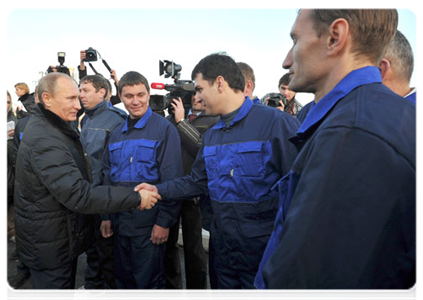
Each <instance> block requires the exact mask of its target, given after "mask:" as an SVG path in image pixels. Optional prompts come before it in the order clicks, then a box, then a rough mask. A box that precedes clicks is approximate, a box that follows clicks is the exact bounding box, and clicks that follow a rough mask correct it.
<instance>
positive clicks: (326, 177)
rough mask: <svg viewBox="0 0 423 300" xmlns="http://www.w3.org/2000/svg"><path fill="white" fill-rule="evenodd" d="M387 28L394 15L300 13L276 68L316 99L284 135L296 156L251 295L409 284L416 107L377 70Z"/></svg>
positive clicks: (412, 273)
mask: <svg viewBox="0 0 423 300" xmlns="http://www.w3.org/2000/svg"><path fill="white" fill-rule="evenodd" d="M375 20H377V21H375ZM397 21H398V15H397V12H396V11H395V10H300V11H299V13H298V16H297V19H296V21H295V24H294V26H293V27H292V31H291V36H292V37H293V40H294V46H293V47H292V49H291V50H290V52H289V53H288V55H287V57H286V59H285V61H284V63H283V66H284V68H287V69H289V72H290V74H291V81H290V85H289V87H290V88H291V89H293V90H295V91H298V92H303V91H308V92H313V93H314V94H315V97H316V98H315V100H314V101H315V103H317V104H316V105H315V106H314V107H312V108H311V109H310V111H309V113H308V115H307V117H306V118H305V120H304V122H303V123H302V125H301V127H300V129H299V130H298V132H297V134H296V136H295V137H294V138H293V139H292V142H293V143H294V144H295V145H296V146H297V148H298V149H299V151H300V152H299V154H298V157H297V158H296V160H295V162H294V163H293V165H292V168H291V171H290V172H289V174H288V175H287V176H285V177H284V178H282V179H281V180H280V182H279V183H278V185H279V193H280V206H279V211H278V217H277V220H276V222H275V229H274V231H273V233H272V237H271V238H270V240H269V243H268V245H267V248H266V251H265V254H264V256H263V259H262V262H261V265H260V270H259V272H258V274H257V277H256V280H255V286H256V287H257V288H269V289H276V288H277V289H404V288H410V287H412V286H413V285H414V283H415V267H416V210H415V209H416V203H415V202H416V194H415V193H416V191H415V189H416V164H415V163H416V123H415V114H416V111H415V105H414V104H412V103H411V102H409V101H405V100H404V99H403V98H402V97H400V96H399V95H396V94H394V93H393V92H392V91H391V90H389V89H388V88H387V87H385V86H384V85H382V78H381V74H380V72H379V70H378V68H377V67H376V64H377V62H378V61H379V60H380V59H381V58H382V55H383V53H384V52H385V49H386V47H387V46H388V45H389V43H390V41H391V40H392V38H393V37H394V34H395V32H396V27H397ZM374 32H377V33H378V34H373V33H374ZM366 35H367V36H366Z"/></svg>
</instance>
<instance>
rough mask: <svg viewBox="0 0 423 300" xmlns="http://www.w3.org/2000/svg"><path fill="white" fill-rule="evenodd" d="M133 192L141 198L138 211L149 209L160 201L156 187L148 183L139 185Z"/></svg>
mask: <svg viewBox="0 0 423 300" xmlns="http://www.w3.org/2000/svg"><path fill="white" fill-rule="evenodd" d="M134 191H135V192H138V193H139V194H140V196H141V204H140V205H139V206H138V207H137V209H139V210H144V209H151V208H153V207H154V205H155V204H156V203H157V201H158V200H160V199H162V197H161V196H160V195H159V193H158V190H157V188H156V186H154V185H151V184H148V183H141V184H139V185H137V186H136V187H135V189H134Z"/></svg>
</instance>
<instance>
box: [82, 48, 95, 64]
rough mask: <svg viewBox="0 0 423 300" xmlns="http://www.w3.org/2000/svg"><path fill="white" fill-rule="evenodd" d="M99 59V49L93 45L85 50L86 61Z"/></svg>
mask: <svg viewBox="0 0 423 300" xmlns="http://www.w3.org/2000/svg"><path fill="white" fill-rule="evenodd" d="M97 59H98V55H97V50H94V49H93V48H91V47H89V48H88V49H87V50H85V59H84V61H97Z"/></svg>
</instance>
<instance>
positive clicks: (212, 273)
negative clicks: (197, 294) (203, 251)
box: [209, 236, 218, 289]
mask: <svg viewBox="0 0 423 300" xmlns="http://www.w3.org/2000/svg"><path fill="white" fill-rule="evenodd" d="M215 251H216V250H215V249H214V245H213V239H212V237H211V236H210V239H209V280H210V288H211V289H217V288H218V283H217V272H216V267H215V264H214V257H215V255H216V254H215Z"/></svg>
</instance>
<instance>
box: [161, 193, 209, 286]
mask: <svg viewBox="0 0 423 300" xmlns="http://www.w3.org/2000/svg"><path fill="white" fill-rule="evenodd" d="M180 220H181V222H182V238H183V243H184V261H185V276H186V285H187V289H206V288H207V255H206V252H205V250H204V247H203V242H202V239H203V238H202V224H201V210H200V206H199V205H198V204H196V203H195V202H194V201H193V200H185V201H183V202H182V206H181V211H180ZM178 234H179V220H178V222H177V223H176V224H175V225H174V226H172V227H171V228H170V230H169V238H168V242H167V243H166V255H165V270H166V288H168V289H181V288H182V276H181V264H180V259H179V248H178V245H177V242H178Z"/></svg>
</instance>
